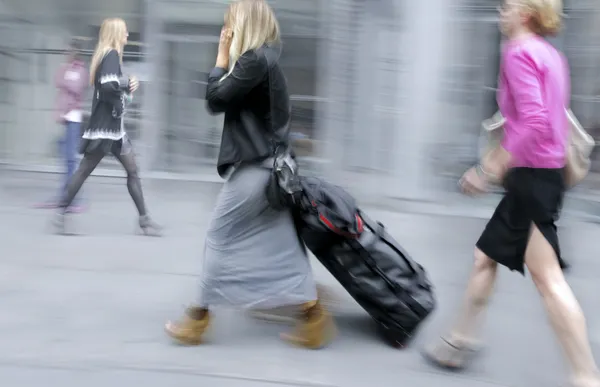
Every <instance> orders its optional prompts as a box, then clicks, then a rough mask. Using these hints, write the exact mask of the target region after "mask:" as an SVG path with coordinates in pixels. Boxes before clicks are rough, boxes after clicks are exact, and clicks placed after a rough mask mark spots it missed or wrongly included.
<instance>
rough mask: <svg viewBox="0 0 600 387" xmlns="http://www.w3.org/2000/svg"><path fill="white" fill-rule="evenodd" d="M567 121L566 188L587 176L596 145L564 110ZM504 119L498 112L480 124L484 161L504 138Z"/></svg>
mask: <svg viewBox="0 0 600 387" xmlns="http://www.w3.org/2000/svg"><path fill="white" fill-rule="evenodd" d="M565 112H566V114H567V118H568V120H569V148H568V149H567V160H566V165H565V183H566V185H567V187H573V186H575V185H577V184H579V183H580V182H581V181H582V180H583V179H584V178H585V177H586V176H587V174H588V172H589V170H590V166H591V160H590V154H591V153H592V150H593V149H594V146H595V145H596V142H595V141H594V138H593V137H592V136H590V134H589V133H588V132H586V131H585V129H584V128H583V126H581V123H580V122H579V120H577V117H575V114H573V112H572V111H571V109H566V110H565ZM505 122H506V119H505V118H504V117H503V116H502V114H501V113H500V112H497V113H496V114H494V115H493V116H492V117H490V118H488V119H487V120H484V121H483V122H482V123H481V127H482V131H483V133H482V134H483V139H484V142H483V144H482V146H481V148H480V152H479V157H480V159H481V160H484V159H485V158H486V157H489V156H490V155H492V154H493V152H494V150H496V149H497V148H498V147H499V146H500V142H501V141H502V137H503V136H504V123H505Z"/></svg>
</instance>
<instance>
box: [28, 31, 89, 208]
mask: <svg viewBox="0 0 600 387" xmlns="http://www.w3.org/2000/svg"><path fill="white" fill-rule="evenodd" d="M55 84H56V88H57V89H58V95H57V99H56V101H57V102H56V119H57V121H58V122H59V123H60V124H61V125H63V126H64V128H65V131H64V136H63V137H62V139H61V142H60V143H61V147H60V148H61V153H62V155H61V156H62V157H63V159H64V162H65V166H66V169H65V176H64V182H63V183H62V184H61V187H60V191H59V192H58V194H57V195H56V196H55V197H53V198H52V199H50V200H49V201H47V202H44V203H41V204H38V205H36V207H38V208H57V207H58V204H59V203H58V202H59V200H60V198H61V197H62V196H63V195H64V193H65V190H66V188H67V184H68V182H69V180H70V179H71V177H72V176H73V174H74V173H75V169H76V168H77V162H78V157H77V149H78V146H79V139H80V138H81V122H82V121H83V113H82V110H81V108H82V104H83V101H84V98H85V92H86V90H87V87H88V71H87V69H86V68H85V63H84V62H83V60H82V59H81V43H80V42H79V41H78V40H76V39H73V40H72V41H71V43H70V45H69V53H68V56H67V60H66V62H65V63H64V64H63V65H62V66H61V67H60V68H59V69H58V72H57V73H56V77H55ZM82 209H83V207H82V203H81V202H80V200H79V197H77V198H75V199H74V200H73V202H72V203H71V205H70V206H69V208H67V211H69V212H80V211H81V210H82Z"/></svg>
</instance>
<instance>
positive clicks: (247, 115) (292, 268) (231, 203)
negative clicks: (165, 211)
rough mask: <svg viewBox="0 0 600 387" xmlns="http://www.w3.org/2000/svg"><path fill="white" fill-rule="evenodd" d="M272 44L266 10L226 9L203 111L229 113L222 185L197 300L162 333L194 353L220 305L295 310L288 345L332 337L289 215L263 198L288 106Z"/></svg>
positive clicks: (242, 3) (285, 129)
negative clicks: (296, 319) (296, 318)
mask: <svg viewBox="0 0 600 387" xmlns="http://www.w3.org/2000/svg"><path fill="white" fill-rule="evenodd" d="M278 43H279V25H278V23H277V20H276V19H275V15H274V14H273V11H272V10H271V8H270V7H269V5H268V4H267V3H266V1H263V0H239V1H235V2H233V3H232V4H231V5H230V7H229V9H228V11H227V14H226V15H225V26H224V27H223V30H222V32H221V38H220V42H219V50H218V55H217V61H216V66H215V68H214V69H213V70H212V71H211V73H210V74H209V77H208V86H207V90H206V100H207V105H208V109H209V110H210V111H211V112H212V113H215V114H216V113H221V112H224V113H225V123H224V128H223V135H222V138H221V149H220V151H219V158H218V166H217V170H218V172H219V174H220V175H221V176H222V177H225V178H226V179H227V181H226V182H225V184H224V186H223V188H222V189H221V192H220V193H219V196H218V199H217V204H216V207H215V210H214V213H213V218H212V221H211V224H210V227H209V230H208V233H207V236H206V242H205V251H204V265H203V269H202V280H201V284H200V288H201V289H200V290H201V293H200V297H199V299H198V301H197V303H196V305H195V306H194V307H191V308H189V309H188V310H187V312H186V315H185V316H184V318H183V320H182V321H180V322H178V323H172V322H169V323H167V325H166V332H167V333H168V334H169V335H170V336H171V337H172V338H174V339H175V340H176V341H178V342H182V343H186V344H199V343H200V342H201V340H202V336H203V335H204V333H205V331H206V329H207V327H208V325H209V322H210V320H211V314H210V311H209V308H213V307H216V306H219V305H228V306H233V307H238V308H244V309H272V308H278V307H282V306H286V305H301V310H302V316H301V320H300V322H299V325H298V327H297V330H296V331H295V332H294V333H293V334H291V335H287V336H284V338H285V339H287V340H288V341H290V342H291V343H294V344H297V345H301V346H304V347H307V348H319V347H322V346H323V345H325V344H327V342H328V341H329V340H330V339H331V337H332V333H333V329H334V327H333V320H332V317H331V316H330V315H329V313H327V312H326V311H325V309H324V308H323V306H322V304H321V303H320V302H319V301H318V299H317V291H316V285H315V282H314V279H313V276H312V272H311V267H310V262H309V260H308V257H307V256H306V255H305V253H304V250H303V248H302V246H301V244H300V241H299V240H298V236H297V234H296V230H295V228H294V224H293V220H292V215H291V213H290V212H289V211H276V210H275V209H273V208H271V207H270V206H269V204H268V202H267V197H266V194H265V189H266V186H267V183H268V181H269V178H270V176H271V170H270V169H271V166H272V165H273V154H274V149H273V148H274V147H273V139H274V138H275V137H277V136H276V134H275V133H277V134H278V137H279V138H278V140H279V142H280V143H283V144H285V145H287V144H288V143H289V138H288V137H289V121H290V99H289V94H288V91H287V85H286V80H285V77H284V75H283V73H282V71H281V68H280V67H279V64H278V58H279V50H278V49H277V48H276V45H277V44H278Z"/></svg>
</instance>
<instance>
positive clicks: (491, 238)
mask: <svg viewBox="0 0 600 387" xmlns="http://www.w3.org/2000/svg"><path fill="white" fill-rule="evenodd" d="M563 173H564V172H563V170H562V169H539V168H513V169H511V170H510V171H508V173H507V174H506V177H505V179H504V188H505V190H506V191H505V194H504V198H503V199H502V200H501V201H500V203H499V204H498V207H497V208H496V211H495V212H494V215H492V218H491V219H490V221H489V222H488V224H487V226H486V227H485V230H484V231H483V234H481V237H480V238H479V240H478V241H477V248H479V249H480V250H481V251H482V252H483V253H484V254H486V255H487V256H488V257H490V258H491V259H493V260H494V261H496V262H498V263H499V264H501V265H503V266H506V267H508V268H509V269H510V270H516V271H519V272H520V273H521V274H525V269H524V266H525V265H524V263H525V262H524V261H525V250H526V248H527V243H528V241H529V235H530V232H531V225H532V223H535V225H536V226H537V227H538V229H539V230H540V232H541V233H542V234H543V235H544V237H545V238H546V240H547V241H548V242H549V243H550V245H551V246H552V248H553V249H554V252H555V253H556V257H557V258H558V259H559V260H560V259H561V258H560V248H559V245H558V235H557V232H556V225H555V221H556V220H558V217H559V213H560V210H561V207H562V202H563V197H564V192H565V182H564V175H563Z"/></svg>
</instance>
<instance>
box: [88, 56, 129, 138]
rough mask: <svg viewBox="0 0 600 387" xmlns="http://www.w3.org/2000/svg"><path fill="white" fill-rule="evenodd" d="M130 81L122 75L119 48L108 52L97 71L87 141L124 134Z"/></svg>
mask: <svg viewBox="0 0 600 387" xmlns="http://www.w3.org/2000/svg"><path fill="white" fill-rule="evenodd" d="M128 87H129V80H128V79H127V78H123V74H122V72H121V61H120V59H119V54H118V53H117V51H116V50H111V51H109V52H108V53H107V54H106V55H105V56H104V58H103V59H102V62H101V63H100V64H99V66H98V70H97V71H96V77H95V79H94V99H93V101H92V114H91V116H90V120H89V124H88V127H87V128H86V130H85V132H84V134H83V137H84V139H88V140H104V139H106V140H120V139H121V138H122V137H123V133H124V130H123V125H122V120H123V112H124V110H125V93H124V90H127V89H128Z"/></svg>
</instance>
